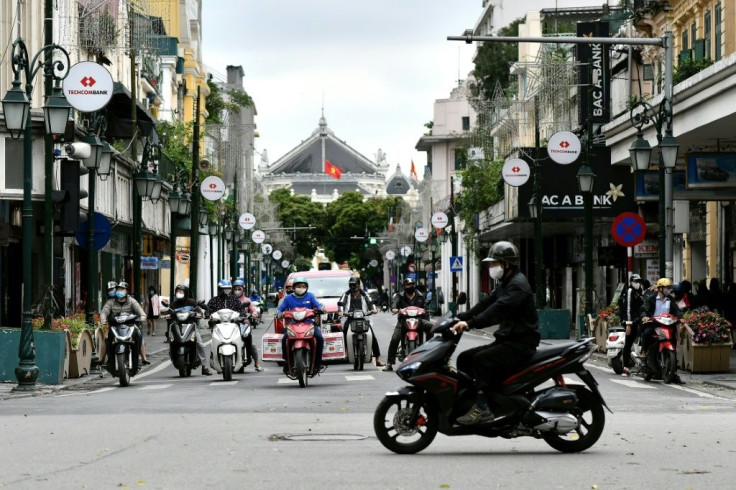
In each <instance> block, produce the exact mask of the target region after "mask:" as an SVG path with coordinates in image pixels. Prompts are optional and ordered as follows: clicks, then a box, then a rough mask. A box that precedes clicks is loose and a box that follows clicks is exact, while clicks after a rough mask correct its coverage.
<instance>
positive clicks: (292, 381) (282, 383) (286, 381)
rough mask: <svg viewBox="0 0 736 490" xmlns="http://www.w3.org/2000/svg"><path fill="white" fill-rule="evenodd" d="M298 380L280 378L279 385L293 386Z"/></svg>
mask: <svg viewBox="0 0 736 490" xmlns="http://www.w3.org/2000/svg"><path fill="white" fill-rule="evenodd" d="M296 382H298V380H296V379H289V378H279V381H278V384H280V385H285V384H291V383H296Z"/></svg>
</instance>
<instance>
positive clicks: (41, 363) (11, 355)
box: [0, 328, 66, 385]
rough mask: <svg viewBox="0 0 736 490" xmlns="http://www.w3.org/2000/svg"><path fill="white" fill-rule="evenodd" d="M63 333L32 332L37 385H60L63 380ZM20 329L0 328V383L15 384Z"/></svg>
mask: <svg viewBox="0 0 736 490" xmlns="http://www.w3.org/2000/svg"><path fill="white" fill-rule="evenodd" d="M65 339H66V333H65V332H58V331H57V332H53V331H47V330H34V331H33V344H34V346H35V348H36V359H35V363H36V366H38V369H39V373H38V380H37V382H38V383H42V384H51V385H56V384H61V383H62V381H63V379H64V358H65V351H66V349H65V343H66V340H65ZM19 343H20V328H0V382H11V383H13V382H16V381H17V378H16V377H15V368H16V367H18V344H19Z"/></svg>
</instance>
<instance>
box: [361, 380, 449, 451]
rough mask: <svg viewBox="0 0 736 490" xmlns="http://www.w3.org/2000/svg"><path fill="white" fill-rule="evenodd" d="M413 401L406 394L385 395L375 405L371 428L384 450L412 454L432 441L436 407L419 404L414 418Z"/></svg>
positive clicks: (435, 421) (435, 428) (435, 433)
mask: <svg viewBox="0 0 736 490" xmlns="http://www.w3.org/2000/svg"><path fill="white" fill-rule="evenodd" d="M415 403H416V402H414V401H413V400H411V399H410V398H409V397H408V396H405V395H399V396H390V397H389V396H387V397H385V398H384V399H383V400H381V403H379V404H378V407H376V412H375V414H374V415H373V430H374V431H375V432H376V437H378V440H379V441H381V444H383V445H384V446H385V447H386V449H389V450H391V451H393V452H395V453H397V454H415V453H418V452H419V451H421V450H423V449H425V448H426V447H427V446H429V445H430V444H431V443H432V441H433V440H434V438H435V436H436V435H437V429H438V425H439V422H438V415H437V410H436V409H435V408H434V407H431V406H428V405H426V404H425V405H422V406H421V407H419V411H418V414H417V417H416V418H415V419H414V418H413V417H412V413H413V411H414V408H415V407H414V405H415ZM413 419H414V420H413Z"/></svg>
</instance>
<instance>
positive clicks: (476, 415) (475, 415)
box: [457, 404, 493, 425]
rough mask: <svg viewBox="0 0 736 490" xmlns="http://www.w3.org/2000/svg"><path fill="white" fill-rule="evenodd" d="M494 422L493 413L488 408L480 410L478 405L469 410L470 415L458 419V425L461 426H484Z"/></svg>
mask: <svg viewBox="0 0 736 490" xmlns="http://www.w3.org/2000/svg"><path fill="white" fill-rule="evenodd" d="M491 420H493V412H491V411H490V410H489V409H488V408H487V407H486V408H480V407H479V406H478V405H477V404H475V405H473V407H472V408H471V409H470V410H468V413H466V414H465V415H462V416H460V417H458V418H457V423H458V424H460V425H474V424H482V423H483V422H490V421H491Z"/></svg>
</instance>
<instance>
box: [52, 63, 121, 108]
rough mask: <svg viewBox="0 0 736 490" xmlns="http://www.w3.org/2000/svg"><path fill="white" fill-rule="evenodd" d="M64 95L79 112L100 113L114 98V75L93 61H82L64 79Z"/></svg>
mask: <svg viewBox="0 0 736 490" xmlns="http://www.w3.org/2000/svg"><path fill="white" fill-rule="evenodd" d="M63 90H64V95H65V96H66V100H67V101H69V104H70V105H71V106H72V107H74V108H75V109H76V110H78V111H79V112H94V111H99V110H100V109H102V108H103V107H105V106H106V105H107V103H108V102H110V99H111V98H112V75H110V72H109V71H107V69H106V68H105V67H104V66H102V65H98V64H97V63H94V62H92V61H82V62H80V63H77V64H76V65H74V66H72V67H71V68H69V74H68V75H67V76H66V78H65V79H64V86H63Z"/></svg>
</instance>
